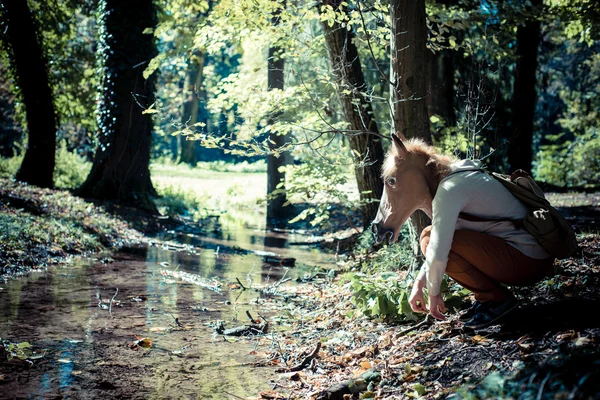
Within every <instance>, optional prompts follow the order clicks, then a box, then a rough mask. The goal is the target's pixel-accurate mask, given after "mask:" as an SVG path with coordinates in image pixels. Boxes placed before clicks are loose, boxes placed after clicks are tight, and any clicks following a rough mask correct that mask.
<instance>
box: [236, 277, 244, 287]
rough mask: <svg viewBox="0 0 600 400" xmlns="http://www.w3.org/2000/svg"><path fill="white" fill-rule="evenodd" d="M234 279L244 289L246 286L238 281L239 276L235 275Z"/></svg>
mask: <svg viewBox="0 0 600 400" xmlns="http://www.w3.org/2000/svg"><path fill="white" fill-rule="evenodd" d="M235 280H236V281H237V283H239V284H240V286H241V287H242V290H246V286H244V284H243V283H242V282H240V278H238V277H237V276H236V277H235Z"/></svg>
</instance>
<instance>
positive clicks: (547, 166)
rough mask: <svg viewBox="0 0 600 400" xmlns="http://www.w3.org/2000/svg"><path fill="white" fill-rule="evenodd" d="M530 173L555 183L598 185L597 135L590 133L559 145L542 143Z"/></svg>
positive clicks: (599, 144)
mask: <svg viewBox="0 0 600 400" xmlns="http://www.w3.org/2000/svg"><path fill="white" fill-rule="evenodd" d="M533 173H534V176H535V177H536V179H537V180H539V181H541V182H546V183H549V184H552V185H555V186H567V187H573V186H586V185H598V184H600V136H599V135H597V134H593V133H589V134H584V135H581V136H578V137H576V138H575V140H573V141H568V142H566V143H563V144H560V145H558V144H554V145H548V146H543V147H542V149H541V151H540V152H539V153H538V154H537V160H536V161H535V163H534V169H533Z"/></svg>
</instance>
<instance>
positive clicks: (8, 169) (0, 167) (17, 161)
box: [0, 143, 25, 178]
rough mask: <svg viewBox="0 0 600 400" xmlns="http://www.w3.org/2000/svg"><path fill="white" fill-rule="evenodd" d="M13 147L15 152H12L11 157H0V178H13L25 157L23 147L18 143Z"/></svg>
mask: <svg viewBox="0 0 600 400" xmlns="http://www.w3.org/2000/svg"><path fill="white" fill-rule="evenodd" d="M15 145H16V147H17V150H16V151H15V152H14V154H13V156H12V157H10V158H5V157H0V177H2V178H12V177H13V176H15V174H16V173H17V171H18V170H19V167H20V166H21V162H22V161H23V157H24V155H25V151H24V149H23V146H22V145H20V144H18V143H17V144H15Z"/></svg>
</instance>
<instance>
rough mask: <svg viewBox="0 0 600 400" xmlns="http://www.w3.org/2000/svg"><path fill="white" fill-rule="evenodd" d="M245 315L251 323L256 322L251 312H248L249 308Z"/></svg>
mask: <svg viewBox="0 0 600 400" xmlns="http://www.w3.org/2000/svg"><path fill="white" fill-rule="evenodd" d="M246 315H247V316H248V319H249V320H250V322H251V323H253V324H256V322H254V317H253V316H252V314H250V311H249V310H246Z"/></svg>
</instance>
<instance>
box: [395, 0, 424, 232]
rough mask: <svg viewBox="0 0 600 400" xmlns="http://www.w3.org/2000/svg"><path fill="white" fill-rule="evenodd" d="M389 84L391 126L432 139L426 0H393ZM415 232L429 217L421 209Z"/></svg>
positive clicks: (417, 217)
mask: <svg viewBox="0 0 600 400" xmlns="http://www.w3.org/2000/svg"><path fill="white" fill-rule="evenodd" d="M390 14H391V23H392V40H391V57H390V58H391V68H390V70H391V79H390V81H391V82H392V87H391V88H390V93H391V100H392V113H393V116H392V117H393V118H392V119H393V122H394V130H395V131H396V132H401V133H402V134H404V136H406V137H407V138H409V139H410V138H415V137H416V138H421V139H423V140H424V141H425V142H427V143H431V132H430V131H429V116H428V114H427V104H426V101H425V99H426V94H427V52H428V51H429V50H427V47H426V40H427V25H426V21H425V18H426V16H425V0H392V1H391V2H390ZM411 221H412V223H413V224H414V225H415V228H416V231H417V234H420V233H421V232H422V231H423V229H424V228H425V227H426V226H427V225H429V223H430V220H429V218H428V217H427V216H426V215H425V213H423V212H421V211H417V212H416V213H414V214H413V216H412V217H411Z"/></svg>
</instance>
